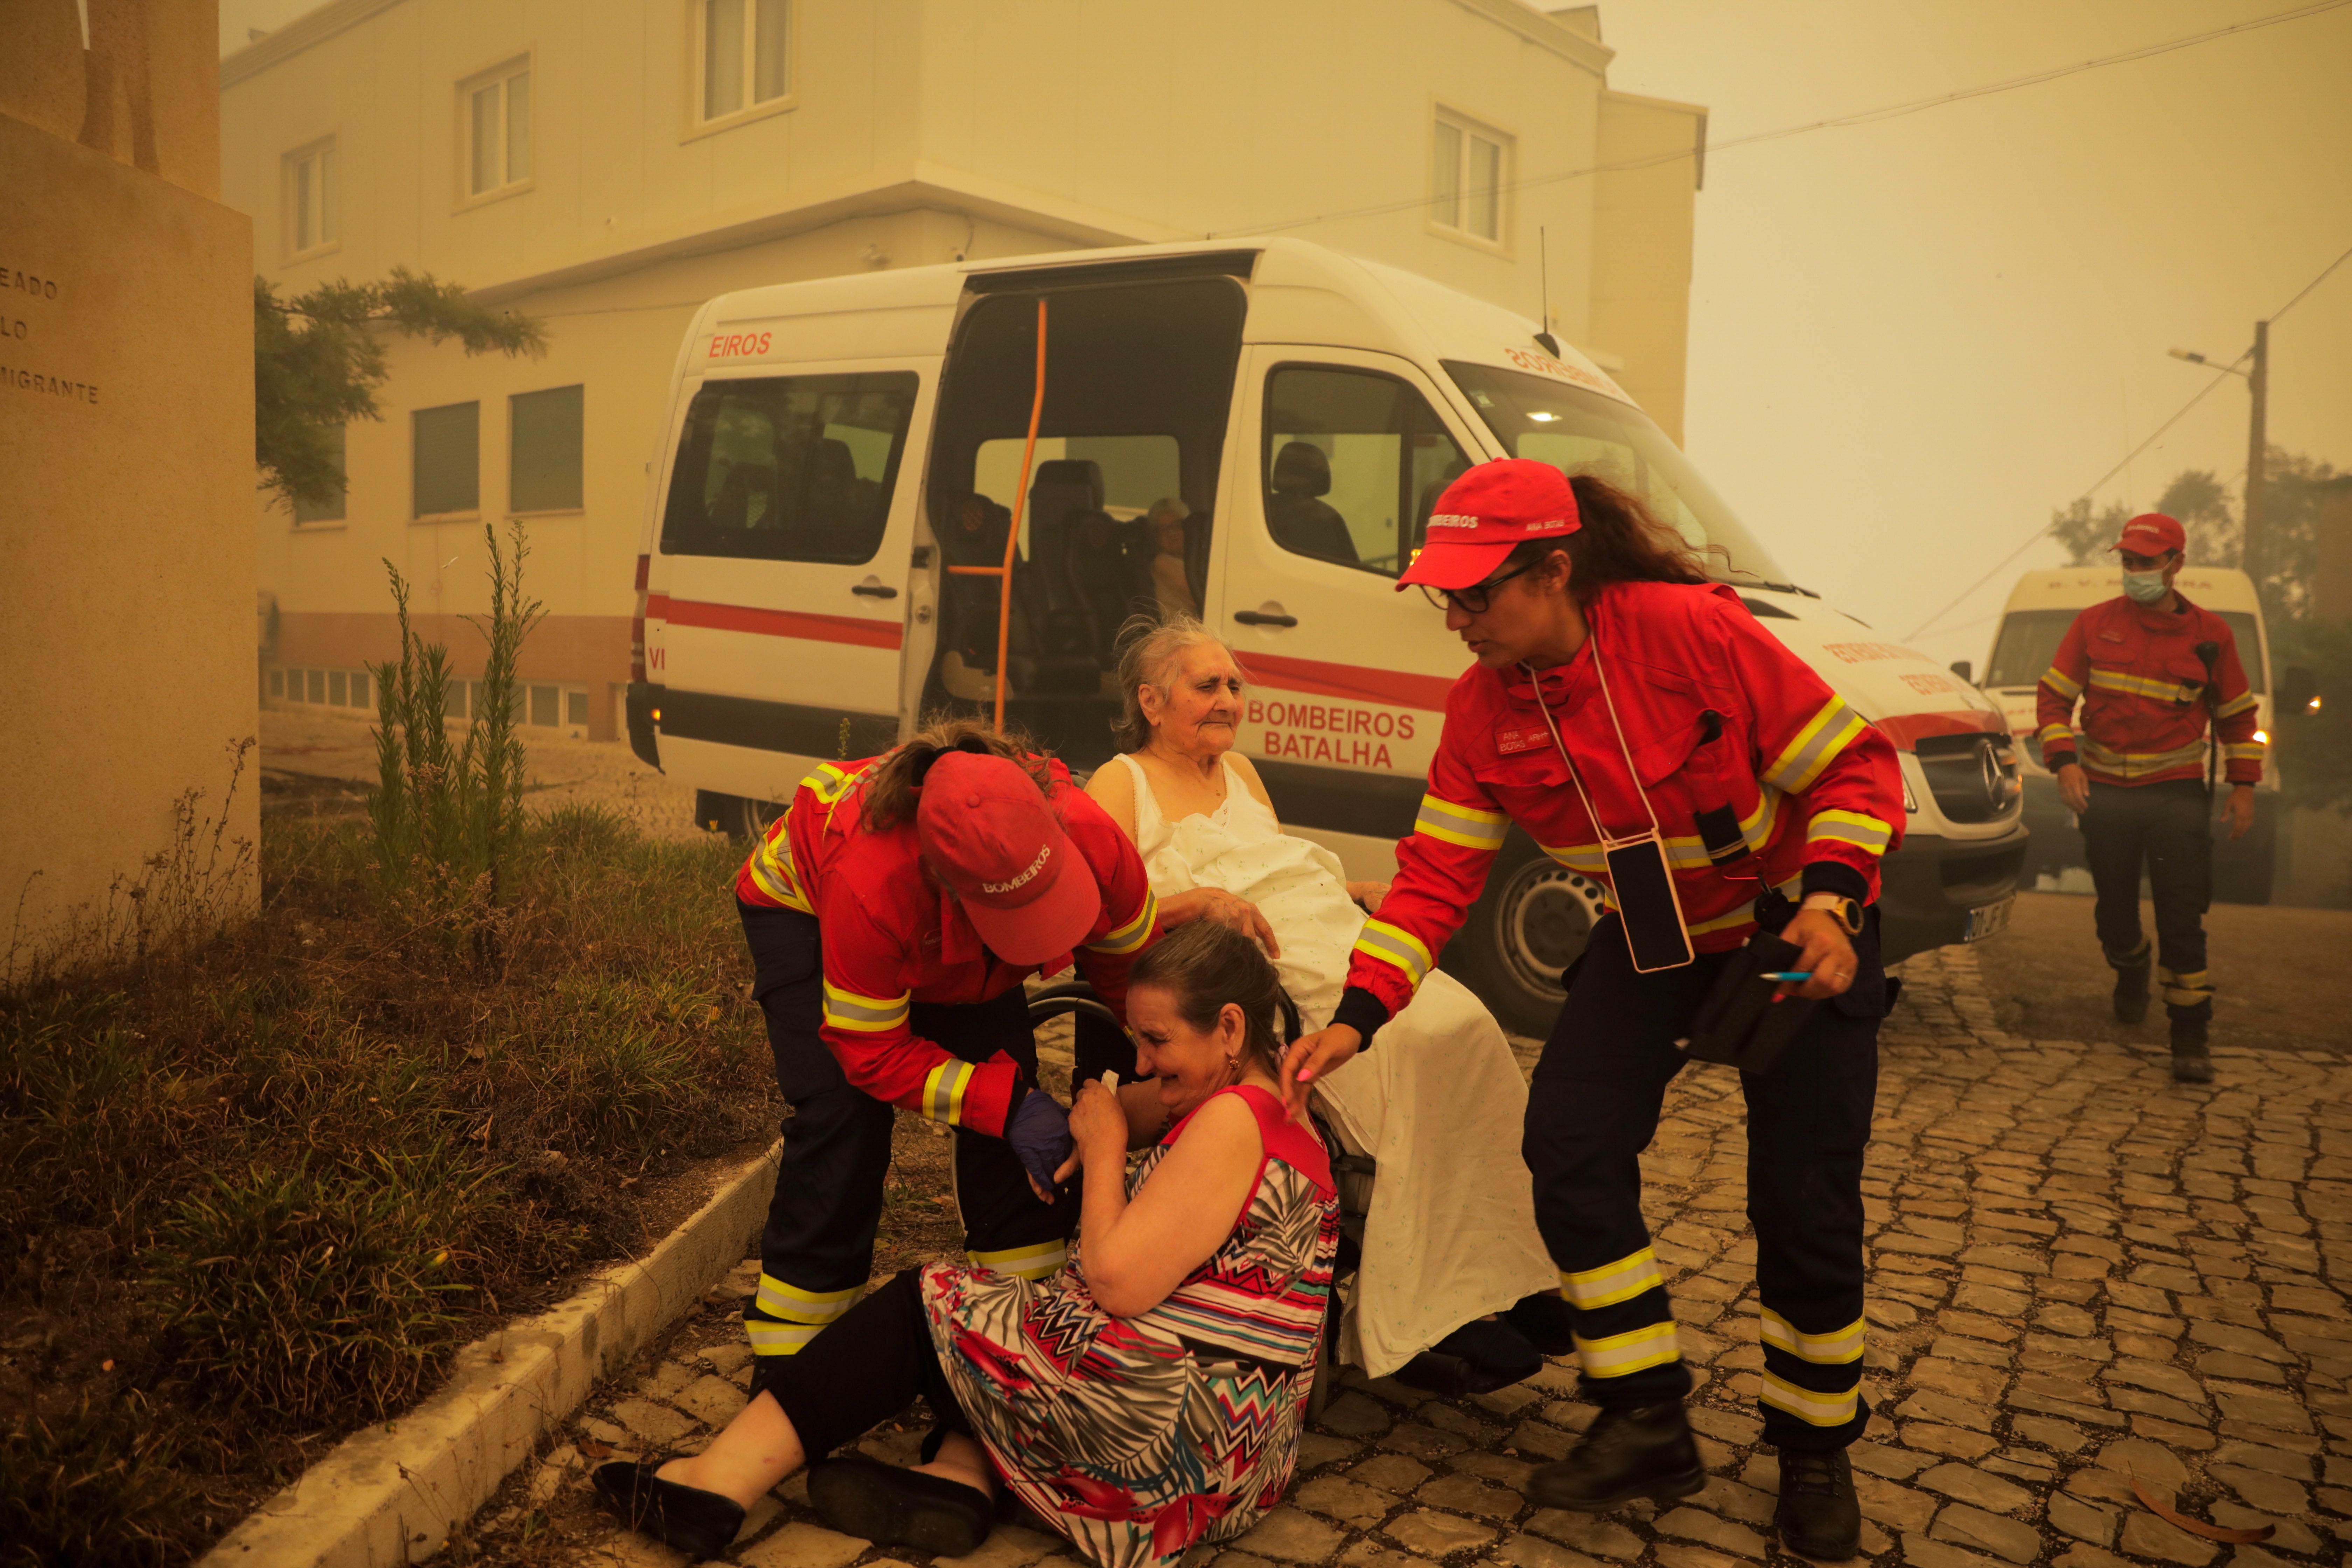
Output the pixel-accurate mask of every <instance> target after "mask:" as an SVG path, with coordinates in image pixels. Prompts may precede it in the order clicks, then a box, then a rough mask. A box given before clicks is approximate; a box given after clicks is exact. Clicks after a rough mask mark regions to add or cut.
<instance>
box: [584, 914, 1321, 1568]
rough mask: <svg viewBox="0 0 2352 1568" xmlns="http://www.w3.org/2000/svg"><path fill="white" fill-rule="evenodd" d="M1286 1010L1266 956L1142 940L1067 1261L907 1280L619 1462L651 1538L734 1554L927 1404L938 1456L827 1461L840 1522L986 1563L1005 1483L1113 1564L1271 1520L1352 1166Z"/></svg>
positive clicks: (1090, 1111)
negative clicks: (1120, 1062) (756, 1387)
mask: <svg viewBox="0 0 2352 1568" xmlns="http://www.w3.org/2000/svg"><path fill="white" fill-rule="evenodd" d="M1277 995H1278V987H1277V983H1276V978H1275V971H1274V966H1273V965H1272V964H1271V963H1268V962H1267V960H1266V959H1265V955H1264V954H1263V953H1261V952H1259V951H1258V948H1257V947H1256V945H1255V943H1253V942H1250V941H1249V940H1248V939H1247V938H1245V937H1243V936H1240V935H1237V934H1236V933H1234V931H1231V930H1228V929H1227V928H1225V927H1223V926H1221V925H1218V924H1216V923H1215V922H1213V921H1196V922H1195V923H1194V924H1193V925H1192V926H1191V927H1189V928H1188V929H1186V930H1184V931H1178V932H1176V933H1174V934H1173V935H1171V936H1170V937H1168V938H1167V939H1165V940H1163V941H1161V942H1156V943H1154V944H1153V945H1152V946H1151V947H1150V948H1148V949H1146V950H1145V952H1144V953H1143V956H1142V957H1140V958H1139V959H1138V960H1137V961H1136V963H1135V968H1134V969H1133V970H1132V971H1131V972H1130V973H1129V989H1128V1019H1129V1025H1130V1026H1131V1027H1132V1028H1133V1030H1134V1037H1135V1043H1136V1058H1137V1064H1138V1066H1139V1068H1140V1070H1141V1072H1142V1074H1143V1079H1142V1081H1141V1082H1140V1083H1139V1084H1130V1085H1129V1086H1127V1087H1126V1088H1124V1089H1121V1090H1119V1092H1118V1095H1117V1096H1114V1095H1113V1094H1112V1093H1111V1092H1110V1091H1109V1090H1108V1089H1105V1088H1104V1087H1103V1086H1102V1085H1101V1084H1099V1083H1082V1084H1081V1085H1080V1086H1079V1089H1078V1098H1077V1103H1076V1106H1075V1107H1074V1108H1073V1110H1072V1111H1071V1115H1070V1133H1071V1136H1072V1137H1073V1138H1074V1139H1075V1140H1076V1145H1077V1148H1076V1152H1075V1153H1073V1154H1072V1155H1071V1157H1070V1160H1069V1163H1067V1164H1066V1165H1064V1166H1063V1167H1062V1169H1061V1171H1060V1172H1059V1173H1057V1174H1058V1175H1059V1176H1060V1177H1061V1178H1062V1179H1065V1180H1066V1179H1067V1178H1068V1177H1069V1176H1071V1175H1072V1174H1073V1173H1076V1174H1078V1175H1079V1177H1080V1180H1081V1182H1082V1184H1083V1199H1082V1204H1081V1208H1080V1215H1079V1222H1078V1246H1077V1251H1076V1256H1075V1257H1073V1258H1072V1259H1071V1261H1070V1266H1069V1267H1068V1268H1065V1269H1063V1270H1061V1271H1059V1272H1057V1273H1055V1274H1054V1275H1053V1276H1051V1277H1049V1278H1047V1279H1041V1280H1030V1279H1020V1278H1018V1277H1016V1276H1013V1275H1003V1274H995V1273H991V1272H990V1271H988V1270H986V1269H982V1268H965V1267H961V1266H953V1265H946V1264H933V1265H930V1266H929V1267H927V1268H914V1269H909V1270H908V1271H907V1272H905V1273H903V1274H900V1275H898V1277H897V1278H895V1279H892V1280H891V1281H890V1282H889V1283H888V1284H887V1285H885V1286H884V1287H882V1288H881V1289H878V1290H876V1291H875V1292H873V1293H872V1294H871V1295H869V1296H867V1297H866V1298H865V1299H864V1300H861V1301H859V1302H858V1303H857V1304H856V1306H854V1307H852V1308H850V1310H848V1311H847V1312H845V1313H844V1314H843V1315H842V1316H841V1317H840V1318H839V1319H837V1320H836V1321H835V1322H834V1323H833V1324H832V1326H830V1327H828V1328H826V1329H824V1331H822V1332H820V1333H818V1334H817V1335H816V1336H815V1337H814V1339H812V1340H811V1341H810V1342H808V1344H807V1346H806V1347H805V1348H803V1350H802V1351H801V1352H800V1353H799V1354H798V1355H796V1356H793V1357H791V1358H789V1363H790V1364H788V1365H787V1366H786V1367H785V1368H784V1370H783V1371H782V1373H780V1374H778V1375H777V1376H775V1377H773V1378H772V1379H771V1380H770V1381H768V1382H767V1383H766V1384H762V1386H761V1392H760V1393H759V1394H757V1395H756V1396H754V1397H753V1399H752V1400H751V1403H750V1404H749V1405H746V1406H745V1407H744V1409H743V1411H742V1413H741V1414H740V1415H737V1416H736V1417H735V1419H734V1421H733V1422H732V1423H730V1425H729V1426H728V1427H727V1429H726V1430H725V1431H723V1432H721V1433H720V1434H719V1436H718V1437H717V1438H716V1439H714V1440H713V1441H712V1443H711V1444H710V1446H709V1447H708V1448H706V1449H704V1450H703V1451H702V1452H701V1453H699V1454H697V1455H692V1456H689V1457H682V1458H674V1459H671V1460H669V1461H668V1462H667V1463H664V1464H654V1463H638V1462H634V1461H619V1460H616V1461H614V1463H612V1464H608V1465H605V1466H604V1467H603V1468H600V1469H598V1470H597V1471H596V1475H595V1481H596V1487H597V1489H598V1490H599V1491H601V1492H602V1493H603V1494H604V1497H605V1498H606V1499H607V1500H609V1501H610V1502H611V1503H612V1504H613V1505H614V1507H615V1508H616V1509H617V1510H619V1511H620V1513H621V1515H622V1517H623V1518H624V1519H625V1520H626V1521H628V1522H629V1523H630V1524H632V1525H634V1526H635V1527H636V1528H637V1529H639V1530H642V1531H645V1532H646V1534H648V1535H652V1536H655V1537H656V1538H658V1539H660V1540H661V1541H663V1542H667V1544H668V1545H670V1546H673V1547H675V1548H677V1549H678V1550H680V1551H683V1552H689V1553H692V1554H694V1555H696V1556H702V1557H713V1556H717V1555H718V1554H719V1553H720V1552H724V1551H726V1550H727V1549H728V1547H729V1545H730V1543H731V1542H733V1541H734V1539H735V1536H736V1534H737V1532H738V1531H740V1529H741V1528H742V1524H743V1521H744V1518H745V1513H746V1510H748V1509H749V1508H750V1506H751V1504H752V1503H754V1502H756V1501H757V1500H759V1499H760V1497H761V1495H762V1494H763V1493H765V1492H766V1491H767V1490H768V1489H770V1488H771V1487H772V1486H774V1485H775V1484H776V1483H777V1482H779V1481H781V1480H782V1479H784V1478H785V1477H786V1476H788V1475H790V1474H792V1472H793V1471H794V1470H796V1469H798V1468H801V1467H802V1466H803V1464H810V1463H811V1462H812V1461H819V1460H824V1456H825V1454H826V1453H827V1452H828V1451H829V1450H831V1449H833V1448H834V1447H836V1446H838V1445H841V1444H845V1443H847V1442H848V1441H849V1440H851V1439H853V1438H855V1437H856V1436H858V1435H859V1434H860V1433H862V1432H864V1431H865V1430H866V1428H868V1427H870V1426H874V1425H875V1424H876V1423H877V1422H879V1421H882V1420H885V1419H887V1418H888V1417H889V1416H892V1415H897V1414H898V1412H899V1411H901V1410H902V1409H904V1408H905V1407H906V1406H907V1405H908V1404H909V1403H911V1402H912V1401H913V1400H915V1399H916V1398H918V1397H920V1398H923V1399H925V1400H927V1401H928V1402H929V1405H930V1407H931V1411H932V1414H933V1415H935V1416H936V1417H937V1420H938V1426H937V1427H936V1428H935V1429H934V1431H933V1433H932V1436H931V1440H930V1442H929V1444H928V1445H927V1446H926V1448H925V1451H924V1461H925V1462H924V1463H923V1464H921V1465H920V1466H919V1467H917V1468H912V1469H901V1468H898V1467H895V1466H890V1465H883V1464H877V1463H876V1462H875V1461H873V1460H870V1459H866V1458H854V1457H853V1458H840V1459H834V1460H830V1461H827V1462H823V1463H815V1464H814V1467H813V1468H811V1469H810V1471H809V1478H808V1493H809V1502H810V1505H811V1506H812V1507H814V1509H815V1510H816V1511H817V1512H818V1513H819V1514H820V1515H822V1516H823V1517H824V1520H825V1521H826V1522H827V1523H829V1524H831V1525H833V1526H834V1527H835V1529H837V1530H841V1531H845V1532H847V1533H849V1534H852V1535H859V1536H864V1537H865V1538H866V1539H867V1540H870V1541H873V1542H877V1543H878V1544H881V1545H886V1546H903V1547H911V1548H912V1549H914V1550H915V1551H918V1552H931V1553H935V1554H938V1555H941V1556H962V1555H964V1554H966V1553H969V1552H972V1551H973V1550H975V1549H976V1548H978V1547H979V1546H980V1544H981V1543H982V1542H983V1541H985V1540H986V1539H987V1537H988V1532H989V1529H990V1526H991V1522H992V1520H993V1518H994V1510H995V1494H996V1491H997V1489H998V1488H999V1487H1000V1486H1001V1487H1003V1488H1006V1489H1010V1490H1011V1491H1013V1493H1014V1494H1015V1495H1016V1496H1018V1497H1019V1498H1020V1500H1022V1501H1023V1502H1024V1503H1026V1504H1027V1505H1028V1506H1029V1507H1030V1508H1031V1509H1032V1510H1034V1511H1035V1512H1036V1513H1038V1514H1039V1515H1041V1516H1043V1517H1044V1518H1045V1520H1046V1521H1048V1522H1049V1523H1051V1524H1053V1525H1054V1526H1055V1528H1056V1529H1058V1530H1060V1531H1062V1532H1063V1533H1064V1534H1065V1535H1066V1536H1068V1537H1069V1538H1070V1540H1071V1542H1073V1543H1075V1544H1076V1547H1077V1549H1078V1550H1079V1551H1080V1552H1083V1553H1084V1554H1085V1555H1086V1557H1087V1559H1088V1560H1089V1561H1090V1562H1093V1563H1098V1564H1101V1565H1102V1568H1145V1565H1147V1564H1158V1563H1173V1562H1175V1561H1176V1559H1177V1558H1178V1557H1180V1556H1181V1554H1182V1553H1183V1552H1184V1551H1185V1550H1186V1549H1187V1548H1188V1547H1191V1546H1192V1545H1194V1544H1196V1543H1199V1542H1221V1541H1229V1540H1231V1539H1233V1538H1234V1536H1237V1535H1239V1534H1241V1533H1242V1532H1243V1531H1246V1530H1248V1529H1249V1528H1250V1527H1251V1526H1252V1525H1253V1524H1255V1523H1256V1522H1257V1521H1258V1519H1259V1518H1260V1517H1261V1516H1262V1515H1263V1514H1264V1513H1265V1510H1268V1509H1270V1508H1272V1507H1274V1505H1275V1504H1276V1503H1277V1502H1279V1501H1280V1500H1281V1499H1282V1494H1283V1492H1284V1490H1285V1489H1286V1488H1287V1487H1288V1485H1289V1483H1290V1476H1291V1472H1292V1470H1293V1468H1295V1466H1296V1461H1297V1453H1298V1436H1299V1429H1300V1426H1301V1424H1302V1423H1303V1422H1304V1420H1305V1417H1306V1409H1307V1395H1308V1394H1309V1392H1310V1391H1311V1390H1312V1388H1313V1386H1314V1380H1315V1357H1316V1352H1317V1350H1318V1344H1319V1341H1320V1336H1321V1334H1322V1328H1323V1318H1324V1311H1325V1309H1326V1307H1327V1306H1328V1297H1329V1292H1330V1286H1331V1262H1332V1258H1333V1256H1334V1254H1335V1252H1336V1251H1337V1249H1338V1246H1339V1202H1338V1197H1337V1195H1336V1194H1335V1193H1334V1191H1333V1189H1332V1183H1331V1166H1330V1160H1329V1158H1328V1155H1327V1154H1326V1153H1325V1152H1324V1149H1323V1145H1322V1144H1321V1142H1319V1141H1318V1139H1317V1137H1316V1135H1315V1133H1314V1132H1313V1131H1311V1130H1309V1129H1308V1128H1307V1127H1306V1126H1304V1125H1302V1124H1300V1123H1298V1122H1296V1121H1291V1120H1290V1119H1289V1117H1288V1116H1287V1115H1286V1113H1285V1112H1284V1110H1283V1108H1282V1100H1281V1098H1280V1096H1279V1095H1278V1094H1277V1092H1276V1079H1275V1073H1276V1069H1277V1068H1278V1067H1279V1066H1280V1064H1281V1059H1282V1047H1281V1044H1280V1042H1279V1039H1278V1037H1277V1035H1276V1023H1275V1020H1276V1008H1277V1005H1278V1003H1277ZM1136 1148H1148V1152H1146V1153H1144V1154H1143V1156H1142V1157H1141V1158H1140V1159H1139V1160H1137V1161H1136V1162H1135V1163H1134V1167H1133V1170H1132V1171H1131V1172H1130V1170H1129V1157H1128V1155H1129V1150H1130V1149H1136Z"/></svg>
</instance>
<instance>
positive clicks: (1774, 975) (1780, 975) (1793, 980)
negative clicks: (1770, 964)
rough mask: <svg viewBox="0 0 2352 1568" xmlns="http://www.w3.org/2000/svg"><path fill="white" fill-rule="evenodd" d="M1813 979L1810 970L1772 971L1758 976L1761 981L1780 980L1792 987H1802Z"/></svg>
mask: <svg viewBox="0 0 2352 1568" xmlns="http://www.w3.org/2000/svg"><path fill="white" fill-rule="evenodd" d="M1812 977H1813V972H1812V971H1811V970H1810V969H1770V970H1766V971H1765V972H1764V973H1761V974H1759V975H1758V976H1757V977H1756V978H1757V979H1759V980H1778V981H1780V982H1782V983H1784V984H1790V985H1802V984H1804V983H1805V982H1806V981H1808V980H1811V978H1812Z"/></svg>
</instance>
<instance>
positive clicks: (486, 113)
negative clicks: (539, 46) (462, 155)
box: [459, 59, 530, 198]
mask: <svg viewBox="0 0 2352 1568" xmlns="http://www.w3.org/2000/svg"><path fill="white" fill-rule="evenodd" d="M459 96H460V97H461V99H462V100H463V103H464V111H465V119H466V195H467V196H468V197H469V198H473V197H480V196H490V195H498V194H499V193H500V192H502V191H510V190H513V189H515V188H517V187H518V186H521V185H526V184H530V61H529V60H527V59H524V60H517V61H514V62H512V63H510V64H508V65H503V66H500V67H499V68H498V69H496V70H494V71H489V72H487V73H485V74H484V75H481V76H478V77H476V78H475V79H473V80H471V81H469V82H467V83H466V85H465V86H464V87H463V88H462V89H459Z"/></svg>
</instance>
